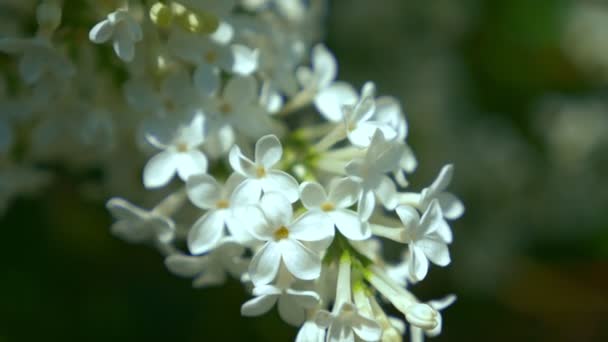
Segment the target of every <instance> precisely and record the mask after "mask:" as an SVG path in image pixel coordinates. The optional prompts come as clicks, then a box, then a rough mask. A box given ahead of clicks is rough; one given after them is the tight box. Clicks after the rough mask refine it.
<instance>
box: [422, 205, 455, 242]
mask: <svg viewBox="0 0 608 342" xmlns="http://www.w3.org/2000/svg"><path fill="white" fill-rule="evenodd" d="M432 232H434V233H436V234H438V235H439V236H440V237H441V239H442V240H443V241H444V242H445V243H451V242H452V239H453V236H452V230H451V229H450V226H449V225H448V223H447V222H446V221H445V220H444V218H443V214H442V212H441V207H439V202H438V201H437V200H433V201H432V202H431V205H430V206H429V207H428V208H427V209H426V211H425V212H424V214H423V215H422V218H421V219H420V231H419V232H417V235H418V234H419V235H423V234H428V233H432Z"/></svg>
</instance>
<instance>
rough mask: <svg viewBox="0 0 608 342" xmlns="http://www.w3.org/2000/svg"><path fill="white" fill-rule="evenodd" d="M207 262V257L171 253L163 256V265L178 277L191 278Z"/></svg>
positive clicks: (202, 268) (200, 270)
mask: <svg viewBox="0 0 608 342" xmlns="http://www.w3.org/2000/svg"><path fill="white" fill-rule="evenodd" d="M207 264H208V257H206V256H204V257H193V256H189V255H182V254H173V255H170V256H168V257H167V258H165V266H167V269H169V271H171V273H173V274H175V275H178V276H180V277H185V278H191V277H194V276H196V275H197V274H199V273H201V272H202V271H203V270H204V269H205V268H206V266H207Z"/></svg>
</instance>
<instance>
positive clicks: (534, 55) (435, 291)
mask: <svg viewBox="0 0 608 342" xmlns="http://www.w3.org/2000/svg"><path fill="white" fill-rule="evenodd" d="M327 24H328V31H327V36H326V40H327V45H328V46H329V47H330V49H331V50H332V51H334V53H335V54H336V56H337V58H338V60H339V63H340V71H339V78H340V79H343V80H346V81H351V82H353V83H354V84H356V85H357V86H359V85H361V84H362V83H363V82H364V81H367V80H373V81H375V82H376V84H377V86H378V90H379V93H380V94H382V95H394V96H396V97H398V98H399V99H401V100H402V103H403V105H404V109H405V112H406V115H407V118H408V121H409V123H410V136H409V138H408V141H409V142H410V145H411V146H412V147H413V148H414V151H415V153H416V155H417V157H418V159H419V162H420V166H419V169H418V170H417V172H416V173H415V175H414V176H413V177H412V178H411V180H412V182H411V183H412V185H413V188H414V190H419V189H421V188H422V187H424V186H426V185H427V184H429V183H430V182H431V181H432V180H433V179H434V177H435V175H436V174H437V172H438V171H439V169H440V167H441V166H442V165H443V164H444V163H454V164H455V171H456V172H455V177H454V181H453V182H454V183H453V185H452V188H451V189H452V190H453V192H454V193H456V194H458V195H459V196H460V197H461V198H462V199H463V200H464V202H465V204H466V206H467V212H466V213H465V216H464V217H463V218H462V219H460V220H458V221H457V222H455V223H454V224H453V229H454V232H455V243H454V245H453V247H452V259H453V262H452V264H451V265H450V266H449V267H448V268H446V269H440V268H438V267H432V268H431V270H430V273H429V276H428V277H427V279H425V281H424V282H422V283H421V284H419V285H416V286H415V287H414V293H416V294H417V295H418V296H419V297H421V298H422V299H433V298H438V297H441V296H443V295H445V294H448V293H455V294H457V295H458V301H457V302H456V304H455V305H453V306H452V307H450V308H449V309H447V310H446V311H445V313H444V315H443V316H444V332H443V334H442V335H441V336H440V337H439V338H436V340H438V341H461V340H468V341H545V340H546V341H608V258H607V257H608V210H606V207H607V206H608V180H607V179H606V178H607V177H605V175H607V174H608V87H607V85H608V2H607V1H599V0H597V1H583V0H580V1H567V0H428V1H404V0H383V1H364V0H352V1H333V2H331V5H330V11H329V15H328V18H327ZM87 177H89V175H74V174H70V173H69V172H67V171H63V172H60V175H59V176H58V177H57V179H56V181H55V182H54V183H53V184H52V185H51V186H50V187H49V188H47V190H46V191H45V192H44V193H42V194H41V195H40V196H38V197H36V198H20V199H18V200H17V201H15V202H13V203H12V205H11V207H10V208H9V209H8V210H7V213H6V215H5V216H4V217H2V218H0V227H2V232H3V237H2V241H3V244H2V248H0V257H1V258H0V260H2V277H1V278H0V341H34V340H36V341H41V340H43V341H73V340H82V341H108V340H112V341H162V340H166V341H167V340H168V341H238V340H248V341H258V340H259V341H286V340H292V339H293V337H294V336H295V333H296V331H295V330H294V329H292V328H290V327H288V326H287V325H285V324H283V323H282V322H281V321H280V320H279V318H278V316H277V315H276V313H275V312H274V311H273V312H272V314H269V315H266V316H263V317H260V318H247V319H246V318H242V317H240V314H239V309H240V305H241V303H243V302H244V301H245V300H246V298H247V295H246V293H245V291H244V290H243V289H242V287H241V285H240V284H238V283H236V282H234V281H231V282H230V283H228V284H227V285H226V286H224V287H222V288H212V289H205V290H195V289H192V288H191V287H190V281H189V280H187V279H181V278H177V277H175V276H173V275H171V274H169V273H168V272H167V271H166V269H165V268H164V266H163V263H162V257H161V256H160V255H159V254H158V253H157V252H156V251H154V250H153V249H150V248H147V247H145V246H139V245H129V244H126V243H124V242H123V241H121V240H118V239H117V238H115V237H113V236H111V235H110V233H109V226H110V224H111V220H110V218H109V217H108V214H107V212H106V210H105V208H104V206H103V202H97V201H92V200H87V199H85V198H83V197H82V196H81V195H80V193H81V191H80V190H79V188H78V186H79V184H80V183H81V182H82V181H83V180H86V178H87Z"/></svg>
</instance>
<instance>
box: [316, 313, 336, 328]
mask: <svg viewBox="0 0 608 342" xmlns="http://www.w3.org/2000/svg"><path fill="white" fill-rule="evenodd" d="M333 321H334V317H333V316H332V314H331V313H330V312H329V311H327V310H319V311H317V314H316V315H315V324H316V325H318V326H319V327H322V328H327V327H329V326H330V325H331V323H332V322H333Z"/></svg>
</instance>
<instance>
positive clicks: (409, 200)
mask: <svg viewBox="0 0 608 342" xmlns="http://www.w3.org/2000/svg"><path fill="white" fill-rule="evenodd" d="M453 173H454V167H453V165H451V164H448V165H445V166H444V167H443V168H441V171H440V172H439V175H438V176H437V178H436V179H435V180H434V181H433V183H432V184H431V185H429V186H428V187H426V188H424V189H422V191H421V192H420V194H416V193H411V192H406V193H400V194H398V195H397V197H398V198H399V202H400V203H404V204H408V205H412V206H415V207H416V208H418V209H419V210H420V211H425V210H427V208H428V207H429V206H430V205H431V202H433V200H437V202H438V204H439V206H440V207H441V212H442V213H443V216H444V217H445V218H447V219H449V220H455V219H457V218H459V217H461V216H462V214H464V204H463V203H462V201H461V200H460V199H458V197H456V196H455V195H454V194H452V193H451V192H447V191H446V189H447V188H448V186H449V185H450V182H451V180H452V174H453Z"/></svg>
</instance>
